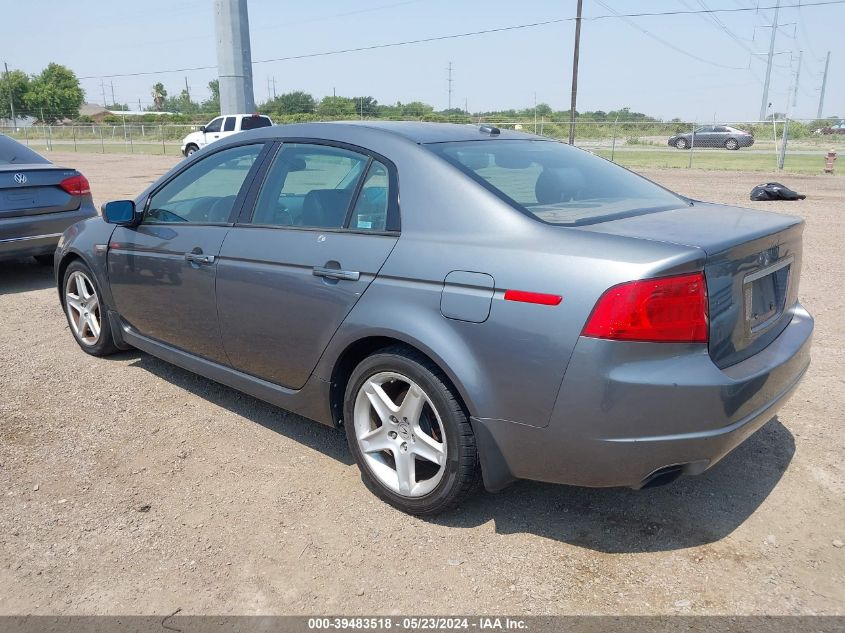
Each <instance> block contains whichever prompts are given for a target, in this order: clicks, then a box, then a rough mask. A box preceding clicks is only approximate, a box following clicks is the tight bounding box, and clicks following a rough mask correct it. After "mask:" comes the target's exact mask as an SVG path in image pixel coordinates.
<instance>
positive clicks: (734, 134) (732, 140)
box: [668, 125, 754, 150]
mask: <svg viewBox="0 0 845 633" xmlns="http://www.w3.org/2000/svg"><path fill="white" fill-rule="evenodd" d="M668 144H669V146H670V147H677V148H678V149H688V148H689V147H691V146H694V147H724V148H725V149H730V150H737V149H739V148H740V147H751V146H752V145H754V136H752V135H751V134H750V133H748V132H745V131H743V130H738V129H737V128H735V127H731V126H729V125H702V126H701V127H698V128H696V129H695V131H694V132H687V133H681V134H676V135H675V136H673V137H671V138H670V139H669V141H668Z"/></svg>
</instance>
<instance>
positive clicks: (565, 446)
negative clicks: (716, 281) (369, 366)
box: [472, 304, 813, 490]
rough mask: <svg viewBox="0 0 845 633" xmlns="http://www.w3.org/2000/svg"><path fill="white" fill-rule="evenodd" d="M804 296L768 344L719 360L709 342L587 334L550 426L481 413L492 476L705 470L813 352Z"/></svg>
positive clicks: (766, 410)
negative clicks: (735, 359) (722, 363)
mask: <svg viewBox="0 0 845 633" xmlns="http://www.w3.org/2000/svg"><path fill="white" fill-rule="evenodd" d="M812 332H813V319H812V317H811V316H810V315H809V314H808V313H807V311H806V310H804V308H803V307H801V306H800V305H799V304H796V305H795V306H794V307H793V309H792V319H791V321H790V323H789V325H788V326H787V327H786V328H785V329H784V331H783V332H782V333H781V334H780V335H779V336H778V337H777V338H776V339H775V340H774V341H773V342H772V343H771V344H770V345H769V346H768V347H766V348H765V349H764V350H762V351H761V352H760V353H758V354H756V355H754V356H752V357H751V358H748V359H746V360H744V361H742V362H740V363H737V364H736V365H732V366H731V367H727V368H725V369H719V368H718V367H716V365H715V364H713V362H712V360H711V359H710V357H709V355H708V353H707V349H706V347H704V346H698V347H696V346H685V345H671V344H666V345H661V346H660V348H658V349H659V350H660V353H661V356H660V357H658V358H655V356H654V353H653V352H654V350H655V347H654V344H651V343H625V342H617V341H604V340H599V339H591V338H582V339H581V340H580V341H579V342H578V344H577V346H576V348H575V351H574V353H573V355H572V359H571V360H570V363H569V366H568V369H567V372H566V376H565V378H564V381H563V385H562V387H561V392H560V394H559V396H558V400H557V403H556V404H555V409H554V412H553V414H552V418H551V421H550V423H549V425H548V426H547V427H542V428H540V427H531V426H526V425H521V424H515V423H513V422H509V421H506V420H492V419H479V418H473V419H472V423H473V428H474V430H475V433H476V438H477V441H478V445H479V451H480V453H481V463H482V470H483V472H484V481H485V485H486V486H487V488H488V489H490V490H497V489H500V488H503V487H504V486H506V485H507V484H508V483H510V482H511V481H512V480H514V479H533V480H539V481H548V482H553V483H563V484H573V485H581V486H596V487H605V486H626V487H633V488H640V487H643V486H645V485H648V484H649V483H653V482H654V481H655V477H656V476H658V475H661V476H667V475H671V476H676V475H679V474H699V473H701V472H704V471H705V470H707V469H708V468H710V467H711V466H712V465H714V464H715V463H716V462H718V461H719V460H720V459H721V458H722V457H724V456H725V455H726V454H727V453H729V452H730V451H731V450H732V449H733V448H735V447H736V446H737V445H739V444H740V443H742V442H743V441H744V440H745V439H746V438H748V437H749V436H750V435H751V434H752V433H754V432H755V431H756V430H757V429H759V428H760V427H761V426H763V425H764V424H765V423H766V422H768V421H769V420H771V419H772V418H773V417H774V416H775V414H776V413H777V411H778V409H779V408H780V407H781V406H782V405H783V404H784V403H785V402H786V401H787V399H788V397H789V396H790V395H791V393H792V392H793V390H794V389H795V387H796V386H797V385H798V382H799V381H800V379H801V377H802V376H803V375H804V372H805V371H806V370H807V367H808V366H809V362H810V343H811V339H812ZM644 346H648V347H644Z"/></svg>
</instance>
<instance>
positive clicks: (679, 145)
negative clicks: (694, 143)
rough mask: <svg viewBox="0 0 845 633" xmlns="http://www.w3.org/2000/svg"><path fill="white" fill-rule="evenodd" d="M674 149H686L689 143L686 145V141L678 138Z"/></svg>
mask: <svg viewBox="0 0 845 633" xmlns="http://www.w3.org/2000/svg"><path fill="white" fill-rule="evenodd" d="M675 147H677V148H678V149H686V148H687V147H689V143H687V139H685V138H679V139H678V140H676V141H675Z"/></svg>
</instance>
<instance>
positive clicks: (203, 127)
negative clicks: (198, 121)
mask: <svg viewBox="0 0 845 633" xmlns="http://www.w3.org/2000/svg"><path fill="white" fill-rule="evenodd" d="M200 132H203V133H204V132H205V126H204V125H200Z"/></svg>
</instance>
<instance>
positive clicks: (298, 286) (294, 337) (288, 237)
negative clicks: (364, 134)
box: [217, 143, 399, 389]
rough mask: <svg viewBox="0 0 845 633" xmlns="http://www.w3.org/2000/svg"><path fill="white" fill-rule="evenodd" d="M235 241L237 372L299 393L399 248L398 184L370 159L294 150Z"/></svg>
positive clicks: (228, 303) (226, 276)
mask: <svg viewBox="0 0 845 633" xmlns="http://www.w3.org/2000/svg"><path fill="white" fill-rule="evenodd" d="M244 214H246V215H244V216H242V219H243V220H244V221H243V222H241V223H239V224H237V225H236V226H235V227H234V228H233V229H232V230H231V231H230V232H229V234H228V235H227V236H226V240H225V242H224V243H223V248H222V249H221V251H220V259H219V262H218V271H217V312H218V314H219V318H220V327H221V331H222V338H223V345H224V348H225V350H226V352H227V355H228V357H229V359H230V361H231V363H232V366H233V367H235V368H236V369H239V370H241V371H244V372H247V373H249V374H252V375H254V376H258V377H260V378H263V379H265V380H268V381H271V382H273V383H276V384H279V385H284V386H286V387H290V388H293V389H299V388H300V387H302V386H303V385H304V384H305V382H306V381H307V380H308V377H309V376H310V375H311V372H312V371H313V370H314V367H315V366H316V365H317V362H318V361H319V359H320V356H321V355H322V353H323V351H324V350H325V348H326V346H327V345H328V344H329V341H330V340H331V338H332V336H333V335H334V333H335V331H336V330H337V328H338V327H339V326H340V324H341V323H342V322H343V320H344V318H346V315H347V314H348V313H349V311H350V310H351V309H352V308H353V306H354V305H355V303H356V302H357V301H358V299H360V298H361V295H362V294H363V293H364V292H365V291H366V289H367V287H368V286H369V284H370V283H371V282H372V280H373V279H374V278H375V276H376V274H377V273H378V271H379V270H380V269H381V267H382V265H383V264H384V261H385V260H386V259H387V256H388V255H389V254H390V251H391V250H392V249H393V247H394V245H395V244H396V240H397V238H398V229H399V224H398V198H397V191H396V177H395V172H394V171H393V167H392V166H389V167H388V163H387V161H384V160H382V159H377V158H375V157H371V156H369V155H368V154H365V153H363V151H352V150H350V149H348V148H341V147H334V146H329V145H316V144H307V143H297V144H286V145H284V146H283V148H282V150H281V151H280V152H279V153H278V155H277V156H276V158H275V160H274V162H273V164H272V165H271V166H270V169H269V171H268V172H267V175H266V177H265V179H264V185H263V187H262V189H261V192H260V194H259V195H258V199H257V202H256V204H255V207H254V212H253V213H251V214H250V213H249V212H248V210H247V209H245V210H244Z"/></svg>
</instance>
